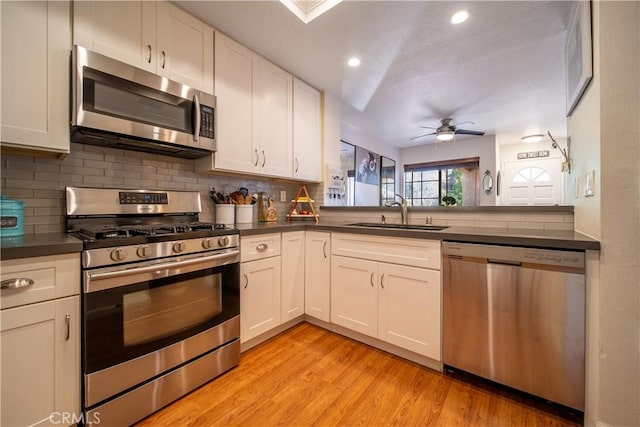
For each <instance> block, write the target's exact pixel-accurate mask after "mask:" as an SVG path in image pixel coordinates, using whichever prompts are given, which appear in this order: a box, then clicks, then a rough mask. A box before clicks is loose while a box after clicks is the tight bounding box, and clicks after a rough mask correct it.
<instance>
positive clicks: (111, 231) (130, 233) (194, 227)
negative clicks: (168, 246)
mask: <svg viewBox="0 0 640 427" xmlns="http://www.w3.org/2000/svg"><path fill="white" fill-rule="evenodd" d="M227 229H229V228H228V227H226V226H225V225H224V224H215V223H207V222H188V223H177V224H154V225H139V224H131V225H103V226H97V227H83V228H81V229H80V230H78V234H79V235H81V236H83V237H86V238H88V239H91V240H105V239H118V238H127V237H135V236H159V235H168V234H180V233H190V232H194V231H207V230H212V231H220V230H227Z"/></svg>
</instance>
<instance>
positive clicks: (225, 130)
mask: <svg viewBox="0 0 640 427" xmlns="http://www.w3.org/2000/svg"><path fill="white" fill-rule="evenodd" d="M215 64H216V65H215V88H216V98H217V106H218V113H217V115H218V116H217V117H218V125H217V130H218V136H217V138H216V139H217V142H218V149H217V152H216V153H215V155H213V156H211V157H205V158H203V159H199V160H198V161H197V162H196V168H197V169H198V170H200V171H208V170H212V169H216V170H224V171H231V172H242V173H251V174H260V175H266V176H273V177H279V178H291V164H292V159H291V157H292V132H293V130H292V117H293V106H292V102H293V101H292V100H293V98H292V97H293V93H292V92H293V76H291V74H289V73H287V72H286V71H284V70H282V69H280V68H278V67H277V66H275V65H274V64H272V63H270V62H269V61H267V60H265V59H264V58H261V57H260V56H258V55H257V54H255V53H254V52H252V51H251V50H249V49H247V48H245V47H244V46H242V45H240V44H239V43H236V42H235V41H233V40H231V39H230V38H228V37H226V36H225V35H224V34H221V33H218V32H216V34H215Z"/></svg>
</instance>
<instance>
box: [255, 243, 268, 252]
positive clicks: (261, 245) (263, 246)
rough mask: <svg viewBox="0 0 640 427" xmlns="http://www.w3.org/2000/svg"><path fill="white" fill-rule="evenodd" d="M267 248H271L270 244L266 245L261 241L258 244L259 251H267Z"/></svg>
mask: <svg viewBox="0 0 640 427" xmlns="http://www.w3.org/2000/svg"><path fill="white" fill-rule="evenodd" d="M267 249H269V245H266V244H264V243H260V244H259V245H258V246H256V250H257V251H258V252H264V251H266V250H267Z"/></svg>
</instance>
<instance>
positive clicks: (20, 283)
mask: <svg viewBox="0 0 640 427" xmlns="http://www.w3.org/2000/svg"><path fill="white" fill-rule="evenodd" d="M34 283H35V282H34V281H33V280H31V279H27V278H24V277H19V278H17V279H7V280H3V281H2V282H1V283H0V288H2V289H19V288H26V287H29V286H33V284H34Z"/></svg>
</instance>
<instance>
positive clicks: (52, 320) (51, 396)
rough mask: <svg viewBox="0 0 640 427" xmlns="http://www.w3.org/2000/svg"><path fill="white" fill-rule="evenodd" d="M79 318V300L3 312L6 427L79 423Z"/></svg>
mask: <svg viewBox="0 0 640 427" xmlns="http://www.w3.org/2000/svg"><path fill="white" fill-rule="evenodd" d="M67 315H68V317H67ZM79 315H80V299H79V297H78V296H74V297H69V298H63V299H59V300H53V301H47V302H42V303H38V304H30V305H25V306H22V307H17V308H12V309H6V310H2V312H1V324H2V331H1V334H2V335H1V342H2V345H1V347H2V405H1V406H2V423H3V425H53V424H61V423H62V424H71V423H72V422H74V421H78V420H79V417H80V342H79V336H80V333H79V329H80V319H79ZM63 414H67V416H68V417H70V418H74V420H69V422H66V423H64V422H62V421H63V420H62V419H61V417H62V415H63Z"/></svg>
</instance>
